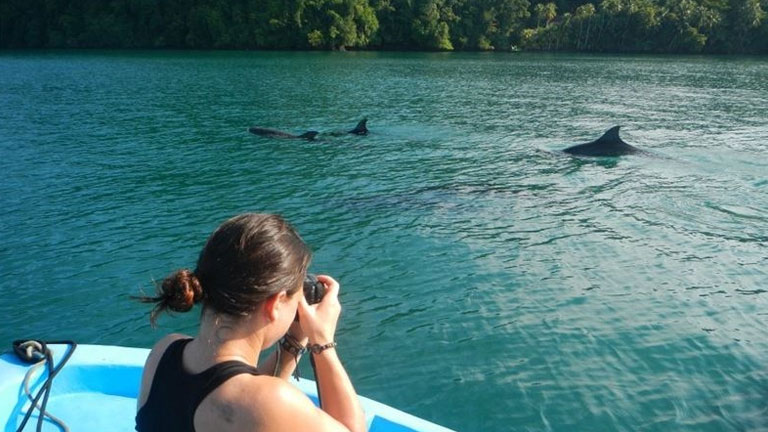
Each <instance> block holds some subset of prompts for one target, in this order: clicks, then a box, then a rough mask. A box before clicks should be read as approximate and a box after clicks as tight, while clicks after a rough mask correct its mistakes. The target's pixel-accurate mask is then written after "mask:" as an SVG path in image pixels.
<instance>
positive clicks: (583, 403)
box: [0, 52, 768, 431]
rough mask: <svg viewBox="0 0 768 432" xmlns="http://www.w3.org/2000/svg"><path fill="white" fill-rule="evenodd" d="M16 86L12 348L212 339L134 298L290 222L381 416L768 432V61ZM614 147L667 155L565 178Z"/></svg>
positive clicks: (513, 57) (103, 77)
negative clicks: (224, 227)
mask: <svg viewBox="0 0 768 432" xmlns="http://www.w3.org/2000/svg"><path fill="white" fill-rule="evenodd" d="M0 89H1V90H0V155H2V157H1V158H0V172H1V173H2V176H0V238H2V241H0V295H1V296H2V298H3V300H2V301H0V315H2V316H3V317H4V322H3V325H2V326H0V343H2V346H9V343H10V341H11V340H12V339H15V338H17V337H40V338H48V339H53V338H73V339H75V340H77V341H78V342H81V343H101V344H120V345H129V346H143V347H149V346H151V344H152V343H153V341H155V340H156V339H157V338H159V337H160V336H161V335H162V334H164V333H165V332H168V331H182V332H194V331H195V325H196V322H197V318H198V315H197V314H196V313H190V314H186V315H177V316H175V317H166V318H164V319H162V320H161V326H160V329H159V330H156V331H153V330H151V329H150V328H149V326H148V319H147V312H148V310H147V308H146V307H145V306H144V305H139V304H137V303H135V302H133V301H131V300H130V299H129V298H128V297H129V296H130V295H134V294H138V293H140V292H141V290H142V289H143V290H145V291H150V292H151V290H152V281H153V280H157V279H161V278H162V277H164V276H165V275H166V274H168V273H169V272H171V271H172V270H175V269H177V268H180V267H185V266H186V267H190V266H193V265H194V261H195V259H196V255H197V253H198V252H199V250H200V248H201V246H202V244H203V242H204V241H205V238H206V236H207V235H208V234H209V233H210V232H211V231H212V230H213V229H214V228H215V227H216V226H217V225H218V224H219V223H220V222H221V221H223V220H224V219H226V218H227V217H229V216H231V215H234V214H236V213H239V212H242V211H246V210H258V211H268V212H278V213H281V214H283V215H285V216H286V217H287V218H288V219H289V220H290V221H292V222H293V223H294V224H295V225H296V226H297V228H298V229H299V231H300V232H301V233H302V235H303V236H304V238H305V239H306V240H307V241H308V243H310V244H311V246H312V247H313V249H314V251H315V260H314V263H313V267H312V270H314V271H317V272H323V273H328V274H331V275H333V276H335V277H337V278H338V279H339V280H340V281H341V283H342V303H343V305H344V313H343V316H342V322H341V324H340V327H339V333H338V341H339V346H340V347H339V350H340V355H341V356H342V358H343V360H344V361H345V363H346V365H347V367H348V370H349V373H350V375H351V376H352V378H353V381H354V384H355V385H356V387H357V389H358V391H359V393H360V394H363V395H367V396H369V397H372V398H374V399H377V400H380V401H382V402H385V403H387V404H390V405H393V406H395V407H398V408H401V409H404V410H406V411H408V412H411V413H413V414H416V415H418V416H422V417H425V418H427V419H430V420H432V421H435V422H438V423H440V424H443V425H445V426H448V427H451V428H454V429H456V430H460V431H508V430H509V431H529V430H530V431H542V430H556V431H572V430H624V431H638V430H639V431H669V430H676V431H685V430H690V431H724V430H733V431H740V430H767V429H768V366H767V365H768V342H766V341H768V338H767V336H768V327H766V321H768V313H767V312H765V311H766V303H768V293H766V290H768V270H767V269H768V216H767V215H768V158H766V154H767V153H768V124H767V120H768V115H766V113H768V59H765V58H714V57H634V56H587V55H578V56H569V55H519V54H509V55H506V54H491V55H489V54H400V53H232V52H226V53H207V52H191V53H168V52H120V53H116V52H22V53H10V52H5V53H0ZM363 116H368V118H369V119H370V120H369V128H370V130H371V134H370V135H369V136H367V137H355V136H342V137H336V138H327V139H325V140H320V141H317V142H311V143H308V142H301V141H280V140H269V139H264V138H260V137H256V136H252V135H249V134H248V133H246V132H245V129H246V127H248V126H252V125H258V126H264V127H272V128H279V129H283V130H287V131H291V132H294V133H301V132H303V131H305V130H308V129H316V130H321V131H328V130H344V129H351V128H352V127H354V125H355V123H356V122H357V121H358V120H359V119H360V118H361V117H363ZM615 124H620V125H623V130H622V136H623V138H624V139H625V141H627V142H629V143H630V144H633V145H635V146H638V147H641V148H643V149H645V150H648V151H650V152H653V153H654V154H656V155H657V156H658V157H625V158H621V159H618V160H598V161H589V160H577V159H572V158H569V157H565V156H563V155H561V154H558V153H557V150H559V149H562V148H564V147H565V146H567V145H571V144H575V143H580V142H586V141H589V140H592V139H595V138H597V137H598V136H600V134H602V132H603V131H604V130H606V129H608V128H609V127H611V126H613V125H615ZM303 368H304V371H305V373H308V370H307V369H306V365H303ZM129 428H130V425H127V429H129Z"/></svg>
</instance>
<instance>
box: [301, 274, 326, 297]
mask: <svg viewBox="0 0 768 432" xmlns="http://www.w3.org/2000/svg"><path fill="white" fill-rule="evenodd" d="M324 295H325V285H324V284H323V283H322V282H320V281H319V280H317V276H315V275H313V274H312V273H307V276H306V277H305V278H304V298H305V299H307V303H309V304H311V305H312V304H316V303H320V302H321V301H322V300H323V296H324Z"/></svg>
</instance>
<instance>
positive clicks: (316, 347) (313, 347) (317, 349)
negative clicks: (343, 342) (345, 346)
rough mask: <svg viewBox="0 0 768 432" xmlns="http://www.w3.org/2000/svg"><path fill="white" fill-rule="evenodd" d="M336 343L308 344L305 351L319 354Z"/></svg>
mask: <svg viewBox="0 0 768 432" xmlns="http://www.w3.org/2000/svg"><path fill="white" fill-rule="evenodd" d="M336 345H338V344H337V343H336V342H328V343H327V344H325V345H320V344H309V345H307V351H309V352H311V353H312V354H320V353H321V352H323V351H325V350H327V349H329V348H336Z"/></svg>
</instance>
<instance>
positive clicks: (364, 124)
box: [349, 117, 368, 135]
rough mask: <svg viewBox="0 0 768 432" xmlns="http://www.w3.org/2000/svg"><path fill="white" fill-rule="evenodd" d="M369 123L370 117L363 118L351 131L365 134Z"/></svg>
mask: <svg viewBox="0 0 768 432" xmlns="http://www.w3.org/2000/svg"><path fill="white" fill-rule="evenodd" d="M367 123H368V118H367V117H365V118H363V119H362V120H360V121H359V122H358V123H357V126H355V128H354V129H352V130H351V131H349V133H352V134H357V135H364V134H366V133H368V127H367Z"/></svg>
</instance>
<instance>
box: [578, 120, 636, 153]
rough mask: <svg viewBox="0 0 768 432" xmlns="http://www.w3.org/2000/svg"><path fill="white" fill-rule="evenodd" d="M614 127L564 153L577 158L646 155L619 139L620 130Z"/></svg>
mask: <svg viewBox="0 0 768 432" xmlns="http://www.w3.org/2000/svg"><path fill="white" fill-rule="evenodd" d="M620 127H621V126H614V127H612V128H610V129H608V131H607V132H605V133H604V134H603V136H601V137H600V138H598V139H596V140H594V141H592V142H588V143H586V144H579V145H575V146H572V147H568V148H567V149H565V150H563V152H564V153H568V154H572V155H575V156H609V157H610V156H622V155H627V154H635V153H645V152H644V151H643V150H640V149H639V148H637V147H633V146H631V145H629V144H627V143H625V142H624V141H622V140H621V138H619V128H620Z"/></svg>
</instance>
